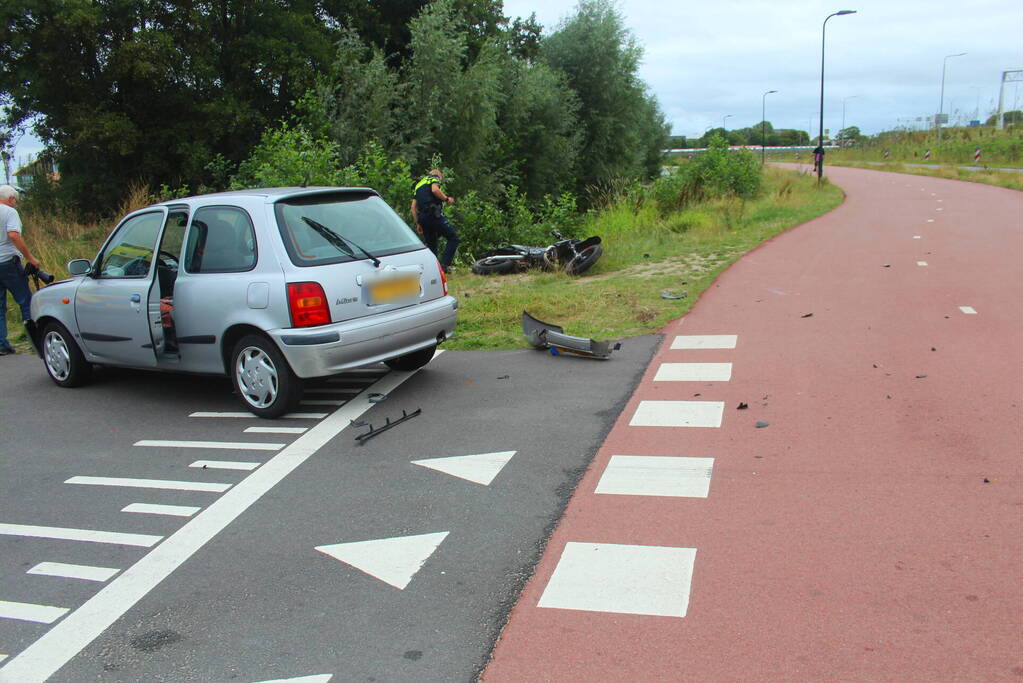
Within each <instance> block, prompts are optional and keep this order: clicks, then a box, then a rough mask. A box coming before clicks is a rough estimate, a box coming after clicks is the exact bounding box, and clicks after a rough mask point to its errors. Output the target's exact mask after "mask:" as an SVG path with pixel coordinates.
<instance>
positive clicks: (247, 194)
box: [156, 186, 377, 206]
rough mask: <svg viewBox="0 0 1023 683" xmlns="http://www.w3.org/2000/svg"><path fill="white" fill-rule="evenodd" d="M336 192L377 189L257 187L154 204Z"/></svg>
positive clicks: (271, 198) (279, 197)
mask: <svg viewBox="0 0 1023 683" xmlns="http://www.w3.org/2000/svg"><path fill="white" fill-rule="evenodd" d="M336 192H346V193H347V192H351V193H358V194H364V193H366V192H372V193H373V194H377V191H376V190H374V189H371V188H368V187H329V186H316V187H259V188H252V189H248V190H232V191H229V192H214V193H211V194H198V195H193V196H191V197H181V198H179V199H169V200H167V201H165V202H160V203H159V204H156V206H172V205H175V204H192V203H198V202H200V201H201V202H204V203H205V202H206V200H209V199H228V198H230V199H243V198H262V199H264V200H269V201H277V200H279V199H282V198H285V197H293V196H308V195H313V194H331V193H336Z"/></svg>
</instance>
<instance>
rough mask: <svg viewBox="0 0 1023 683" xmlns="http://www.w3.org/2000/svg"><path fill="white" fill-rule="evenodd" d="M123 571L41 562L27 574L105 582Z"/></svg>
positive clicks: (110, 568)
mask: <svg viewBox="0 0 1023 683" xmlns="http://www.w3.org/2000/svg"><path fill="white" fill-rule="evenodd" d="M119 571H121V570H120V569H114V568H113V567H90V566H89V565H85V564H64V563H63V562H40V563H39V564H37V565H36V566H34V567H32V568H31V569H29V570H28V571H27V572H25V573H26V574H36V575H39V576H57V577H60V578H62V579H81V580H83V581H99V582H101V583H102V582H103V581H106V580H107V579H109V578H110V577H111V576H113V575H114V574H116V573H117V572H119Z"/></svg>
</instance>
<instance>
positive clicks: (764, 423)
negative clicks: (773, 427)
mask: <svg viewBox="0 0 1023 683" xmlns="http://www.w3.org/2000/svg"><path fill="white" fill-rule="evenodd" d="M770 424H771V423H770V422H764V421H763V420H758V421H757V429H763V428H764V427H767V426H768V425H770Z"/></svg>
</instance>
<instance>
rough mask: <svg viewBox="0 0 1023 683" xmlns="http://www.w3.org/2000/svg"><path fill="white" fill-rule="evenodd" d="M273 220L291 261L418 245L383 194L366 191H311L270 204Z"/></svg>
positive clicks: (324, 260) (333, 259)
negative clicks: (304, 194)
mask: <svg viewBox="0 0 1023 683" xmlns="http://www.w3.org/2000/svg"><path fill="white" fill-rule="evenodd" d="M276 213H277V226H278V228H279V229H280V232H281V238H282V239H283V240H284V246H285V248H286V249H287V250H288V255H289V256H290V257H291V261H292V262H293V263H294V264H295V265H297V266H315V265H323V264H328V263H342V262H345V261H358V260H362V259H371V258H373V257H378V256H389V255H391V254H401V253H404V252H407V251H415V250H417V249H423V248H424V247H423V243H422V242H421V241H420V240H419V238H418V237H417V236H416V234H415V233H414V232H412V230H411V229H410V228H409V227H408V226H407V225H405V223H404V221H402V220H401V218H400V217H399V216H398V214H396V213H395V212H394V211H393V210H392V209H391V207H390V206H388V205H387V203H386V202H384V200H383V199H381V198H380V197H378V196H376V195H370V194H353V193H338V194H317V195H312V196H307V197H296V198H292V199H286V200H283V201H280V202H277V204H276Z"/></svg>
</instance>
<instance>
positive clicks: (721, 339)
mask: <svg viewBox="0 0 1023 683" xmlns="http://www.w3.org/2000/svg"><path fill="white" fill-rule="evenodd" d="M737 340H738V335H734V334H700V335H681V336H678V337H675V339H674V340H672V342H671V348H672V349H734V348H735V343H736V341H737Z"/></svg>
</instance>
